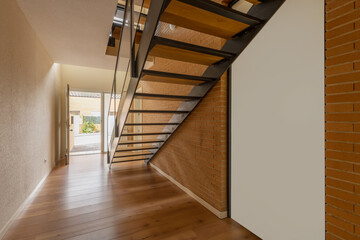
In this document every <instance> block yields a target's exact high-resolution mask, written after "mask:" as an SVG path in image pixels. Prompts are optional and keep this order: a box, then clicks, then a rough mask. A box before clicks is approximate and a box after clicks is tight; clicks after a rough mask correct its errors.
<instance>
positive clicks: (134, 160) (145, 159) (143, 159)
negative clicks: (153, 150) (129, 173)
mask: <svg viewBox="0 0 360 240" xmlns="http://www.w3.org/2000/svg"><path fill="white" fill-rule="evenodd" d="M147 160H149V158H139V159H133V160H123V161H113V162H112V163H124V162H138V161H147Z"/></svg>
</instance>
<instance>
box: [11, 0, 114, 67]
mask: <svg viewBox="0 0 360 240" xmlns="http://www.w3.org/2000/svg"><path fill="white" fill-rule="evenodd" d="M17 3H18V4H19V6H20V8H21V10H22V11H23V12H24V14H25V16H26V18H27V19H28V21H29V22H30V24H31V25H32V27H33V28H34V30H35V32H36V33H37V35H38V37H39V38H40V40H41V42H42V43H43V44H44V46H45V48H46V49H47V51H48V52H49V54H50V56H51V57H52V58H53V60H54V61H55V62H57V63H64V64H72V65H79V66H86V67H97V68H106V69H114V67H115V61H116V58H115V57H114V56H107V55H105V50H106V46H107V42H108V38H109V33H110V30H111V25H112V20H113V16H114V13H115V10H116V4H117V0H101V1H100V0H75V1H74V0H17Z"/></svg>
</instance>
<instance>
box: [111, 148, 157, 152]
mask: <svg viewBox="0 0 360 240" xmlns="http://www.w3.org/2000/svg"><path fill="white" fill-rule="evenodd" d="M153 149H159V148H157V147H148V148H129V149H120V150H116V152H131V151H141V150H153Z"/></svg>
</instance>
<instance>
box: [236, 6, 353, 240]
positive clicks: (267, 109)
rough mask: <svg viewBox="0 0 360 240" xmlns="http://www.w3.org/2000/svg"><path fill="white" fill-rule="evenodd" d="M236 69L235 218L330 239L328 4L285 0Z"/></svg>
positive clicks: (291, 237) (273, 239)
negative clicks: (327, 209) (327, 207)
mask: <svg viewBox="0 0 360 240" xmlns="http://www.w3.org/2000/svg"><path fill="white" fill-rule="evenodd" d="M339 2H344V1H339ZM232 72H233V74H232V81H231V83H232V91H231V94H232V99H231V101H232V102H231V105H232V108H231V115H232V119H231V135H232V138H231V158H232V172H231V176H232V177H231V186H232V187H231V194H232V198H231V202H232V203H231V215H232V218H233V219H234V220H236V221H237V222H239V223H240V224H241V225H243V226H245V227H246V228H248V229H249V230H250V231H252V232H254V233H255V234H257V235H258V236H259V237H261V238H262V239H266V240H305V239H306V240H322V239H325V203H324V198H325V191H324V185H325V179H324V171H325V166H324V165H325V164H324V1H321V0H316V1H314V0H302V1H299V0H286V1H285V3H284V5H283V6H282V7H281V8H280V10H279V11H278V12H277V13H276V14H275V15H274V17H273V18H272V19H271V20H270V22H269V23H268V24H267V25H266V26H265V28H263V29H262V31H261V32H260V33H259V35H258V36H257V37H256V38H255V39H254V40H253V42H252V43H251V44H250V45H249V46H248V47H247V49H246V50H245V51H244V52H243V53H242V54H241V55H240V57H239V58H238V59H237V60H236V62H235V63H234V64H233V67H232ZM328 239H333V238H328ZM347 239H350V238H347ZM351 239H353V238H351Z"/></svg>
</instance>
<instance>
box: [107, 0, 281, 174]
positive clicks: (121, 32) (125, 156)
mask: <svg viewBox="0 0 360 240" xmlns="http://www.w3.org/2000/svg"><path fill="white" fill-rule="evenodd" d="M218 2H220V1H218ZM224 2H227V3H228V4H229V6H231V5H233V4H234V3H235V2H236V1H226V0H224V1H222V3H224ZM283 2H284V0H262V1H258V0H248V3H249V4H251V8H250V10H249V11H247V12H246V13H245V12H239V11H236V10H233V9H232V8H230V7H228V6H224V5H222V4H220V3H217V2H215V1H210V0H152V1H151V2H150V1H149V0H144V1H142V0H127V1H121V3H123V5H118V10H117V15H118V16H119V15H121V16H122V18H121V16H120V17H118V18H117V19H120V21H118V22H116V23H115V22H114V25H113V28H112V32H111V36H110V40H109V46H108V49H107V53H112V55H115V54H116V55H117V64H116V69H115V75H114V82H113V88H112V95H111V96H112V97H111V101H110V102H111V104H110V108H109V115H108V118H107V126H108V135H109V136H110V137H109V141H108V149H109V151H108V163H109V164H110V167H111V165H112V164H115V163H123V162H130V161H146V162H147V163H149V162H150V161H151V159H152V158H153V157H154V156H155V155H156V154H157V153H158V151H159V150H160V149H161V148H162V147H163V146H164V145H165V144H166V142H167V141H168V140H169V139H170V138H171V136H172V135H173V134H174V132H175V131H176V130H177V129H178V127H179V126H180V125H181V124H182V123H183V122H184V121H185V119H186V118H187V117H188V116H189V114H191V112H192V111H193V110H194V109H195V108H196V106H197V105H198V104H199V103H200V102H201V100H202V99H203V98H204V97H206V95H207V93H208V92H209V91H210V90H211V89H212V88H213V87H214V85H215V84H216V83H217V82H218V81H219V79H220V78H221V77H222V76H223V74H224V73H226V71H227V70H228V68H229V67H230V66H231V64H232V63H233V62H234V61H235V59H236V58H237V57H238V56H239V54H241V52H242V51H243V50H244V49H245V48H246V47H247V45H248V44H249V43H250V42H251V40H252V39H253V38H254V37H255V36H256V35H257V33H259V31H260V30H261V29H262V28H263V27H264V25H265V24H266V22H267V21H268V20H269V19H270V18H271V17H272V16H273V15H274V13H275V12H276V11H277V10H278V9H279V7H280V6H281V5H282V3H283ZM121 19H122V21H121ZM124 23H125V24H124ZM144 23H145V24H144ZM164 23H165V24H167V25H169V27H170V29H172V28H176V27H180V28H184V29H187V30H188V31H192V32H197V33H201V34H205V35H206V36H209V35H211V37H213V38H214V39H221V41H222V42H223V44H222V47H221V48H219V49H215V48H209V47H207V46H200V45H194V44H191V43H189V42H185V41H179V40H176V39H170V38H165V37H162V36H159V34H158V32H159V26H160V24H164ZM205 35H204V36H205ZM110 55H111V54H110ZM159 58H160V59H163V60H164V59H165V60H166V61H169V62H170V61H176V62H177V64H187V65H189V64H195V65H196V66H199V68H203V69H204V71H203V74H202V75H192V74H184V73H178V72H169V71H159V70H152V68H151V66H153V65H154V64H155V65H156V62H157V59H159ZM149 66H150V67H149ZM149 83H155V84H156V83H162V84H163V83H166V84H168V85H167V86H169V93H166V94H164V91H163V92H162V93H159V92H146V93H143V92H142V91H141V89H142V86H145V85H144V84H149ZM170 86H171V87H170ZM176 86H179V87H176ZM180 86H187V87H185V89H188V90H187V91H183V90H181V91H180V89H184V88H183V87H180ZM155 89H156V88H155ZM170 89H179V91H175V92H174V91H173V90H172V92H171V93H170ZM165 92H166V91H165ZM184 92H185V93H186V94H184ZM143 101H150V102H151V109H150V108H147V107H148V105H149V104H143ZM149 106H150V105H149ZM164 106H165V107H164ZM169 106H174V108H172V109H169ZM145 116H150V117H145ZM189 137H191V136H189Z"/></svg>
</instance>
